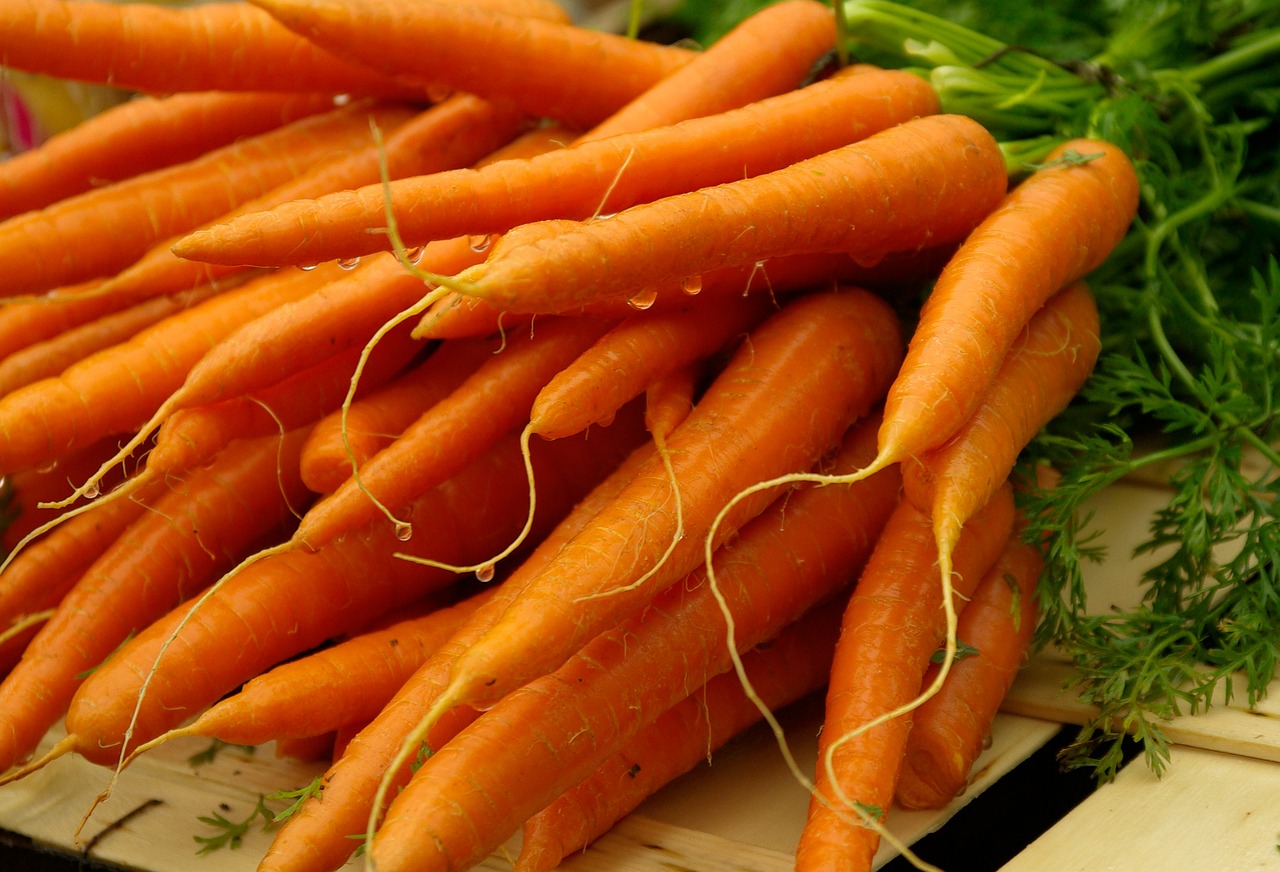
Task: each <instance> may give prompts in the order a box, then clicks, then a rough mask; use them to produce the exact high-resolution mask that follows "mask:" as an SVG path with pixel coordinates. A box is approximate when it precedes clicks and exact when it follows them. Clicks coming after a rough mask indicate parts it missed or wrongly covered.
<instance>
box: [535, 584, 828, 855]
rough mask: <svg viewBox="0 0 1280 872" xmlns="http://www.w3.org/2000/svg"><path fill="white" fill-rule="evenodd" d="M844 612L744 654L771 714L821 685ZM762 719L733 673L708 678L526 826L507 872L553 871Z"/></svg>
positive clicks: (820, 617)
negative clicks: (516, 853)
mask: <svg viewBox="0 0 1280 872" xmlns="http://www.w3.org/2000/svg"><path fill="white" fill-rule="evenodd" d="M842 606H843V602H842V601H840V600H836V601H835V602H832V603H827V604H825V605H820V606H816V607H815V608H814V609H813V610H812V611H810V612H809V613H807V614H806V615H805V616H804V617H802V618H800V619H799V620H798V621H796V622H795V623H794V624H792V625H790V626H789V627H788V628H787V629H785V630H783V631H782V632H781V633H779V634H778V635H777V636H776V637H775V638H773V639H771V640H769V642H768V643H767V644H765V645H761V646H759V647H756V648H753V649H751V650H750V651H748V652H746V653H745V654H743V655H742V667H743V671H744V673H745V674H746V676H747V680H748V681H750V682H751V686H752V688H753V689H754V690H755V692H756V694H757V695H758V696H759V697H760V701H761V702H762V703H764V705H765V706H767V707H768V708H769V710H770V711H778V710H779V709H782V708H783V707H785V706H787V705H790V704H791V703H793V702H796V701H797V700H799V699H801V698H802V697H804V696H807V695H808V694H811V693H814V692H816V691H818V690H819V689H821V688H822V686H823V685H825V684H826V681H827V673H828V671H829V670H830V667H831V652H832V650H833V649H834V647H835V641H836V638H837V636H838V634H839V629H840V609H841V607H842ZM760 717H761V715H760V709H759V708H757V707H756V704H755V702H753V701H752V700H751V699H750V698H748V697H747V695H746V694H745V693H744V692H743V688H742V681H741V679H740V678H739V677H738V675H737V673H736V672H725V673H721V674H720V675H717V676H716V677H715V678H712V679H711V680H710V681H708V682H707V683H706V684H705V685H704V686H702V687H700V688H698V689H697V690H695V691H693V692H692V693H691V694H689V696H687V697H686V698H685V699H683V700H681V701H680V702H678V703H676V704H675V705H673V706H672V707H671V708H669V709H667V710H666V711H665V712H663V713H662V714H661V715H659V716H658V717H657V718H656V719H655V720H654V721H652V722H651V723H650V724H649V725H648V726H647V727H645V728H644V729H643V730H641V731H640V732H639V733H638V734H637V735H636V737H635V738H634V739H632V740H631V741H630V742H628V743H627V744H626V745H625V746H624V747H623V748H622V749H621V750H619V751H618V752H617V753H616V754H614V755H613V756H612V757H610V758H609V759H607V760H605V761H604V762H603V763H601V764H600V765H599V766H598V767H596V769H595V771H594V772H592V773H591V775H589V776H588V777H587V778H586V779H584V780H583V781H580V782H578V784H576V785H574V786H573V787H571V788H569V789H568V790H566V791H565V792H564V793H562V794H561V795H560V796H559V797H557V798H556V800H555V801H554V802H552V803H551V804H550V805H548V806H547V807H546V808H544V809H543V810H542V811H540V812H538V813H537V814H535V815H533V816H532V817H531V818H529V820H527V821H525V824H524V827H523V831H522V837H521V839H520V855H519V856H518V857H517V858H516V862H515V865H514V866H513V867H512V872H551V870H552V869H555V868H556V867H558V866H559V865H560V863H561V862H562V861H563V860H565V859H566V858H567V857H570V856H572V855H573V854H574V853H575V852H577V851H581V850H582V849H584V848H586V847H587V845H589V844H590V843H592V842H593V841H595V840H596V839H597V838H599V837H600V836H602V835H604V834H605V833H606V832H608V831H609V829H610V828H611V827H612V826H613V825H614V824H616V823H617V822H618V821H620V820H622V818H624V817H625V816H626V815H628V814H630V813H631V812H632V811H634V810H635V809H636V807H637V806H639V805H640V804H641V803H642V802H644V801H645V800H646V799H648V798H649V797H650V796H652V795H653V794H655V793H657V792H658V790H659V789H660V788H662V787H664V786H665V785H667V784H668V783H670V782H671V781H673V780H675V779H676V778H677V777H678V776H680V775H683V774H684V773H686V772H689V771H690V770H692V769H694V768H696V767H698V766H700V765H705V764H706V763H707V762H708V761H709V760H710V761H711V763H712V765H715V761H714V759H712V757H713V755H714V753H715V752H716V751H718V750H719V749H720V748H721V747H722V746H723V745H724V744H725V743H726V742H728V741H729V740H730V739H731V738H733V737H734V736H736V735H738V734H739V733H740V732H742V731H743V730H745V729H747V728H748V727H750V726H751V725H752V724H755V723H757V722H758V721H759V720H760Z"/></svg>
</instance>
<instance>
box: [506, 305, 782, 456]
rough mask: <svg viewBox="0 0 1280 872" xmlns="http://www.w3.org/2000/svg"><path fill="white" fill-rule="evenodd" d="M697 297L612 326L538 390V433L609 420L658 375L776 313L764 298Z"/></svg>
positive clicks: (551, 435)
mask: <svg viewBox="0 0 1280 872" xmlns="http://www.w3.org/2000/svg"><path fill="white" fill-rule="evenodd" d="M716 303H721V304H719V305H714V304H713V305H711V306H710V307H708V306H705V305H699V304H698V301H691V302H690V305H689V306H688V307H687V308H686V309H685V310H684V311H679V312H672V313H655V314H653V315H650V314H649V313H643V314H636V315H633V316H631V317H630V318H628V319H627V320H626V321H623V322H622V323H621V324H618V325H617V326H615V327H613V328H612V329H610V330H609V332H608V333H606V334H605V335H604V336H602V337H601V338H600V339H599V340H598V341H596V342H595V344H593V345H592V346H591V347H590V348H589V349H587V350H586V351H584V352H583V353H582V354H581V355H580V356H579V357H578V359H577V360H575V361H573V363H572V364H570V365H569V366H566V367H564V368H563V369H561V370H560V372H559V373H557V374H556V375H555V376H554V378H552V379H551V380H550V381H548V382H547V383H546V385H545V387H543V388H542V390H541V391H539V393H538V396H537V397H536V399H535V400H534V402H533V407H532V409H531V411H530V417H529V423H530V427H531V429H532V432H533V433H535V434H536V435H538V436H541V437H543V438H544V439H558V438H560V437H562V436H568V435H570V434H573V433H578V432H580V431H582V430H585V429H586V428H587V427H589V426H590V425H592V424H600V423H605V422H607V421H608V420H609V419H610V418H612V417H613V415H614V413H615V412H616V411H617V410H618V409H619V408H621V407H622V405H623V404H624V403H626V402H628V401H630V400H631V399H633V398H634V397H637V396H639V395H640V394H642V393H644V391H645V389H646V388H647V387H648V386H649V385H650V384H651V383H653V382H654V381H656V380H657V379H659V378H662V377H663V376H666V375H669V374H671V373H672V372H674V371H676V370H678V369H679V368H681V367H683V366H685V365H686V364H691V363H693V362H695V361H698V360H701V359H702V358H704V357H707V356H708V355H710V354H712V353H713V352H715V351H716V350H717V349H719V348H721V347H722V346H724V345H725V344H726V343H728V342H729V341H730V340H733V339H736V338H739V337H740V336H741V335H742V334H744V333H746V332H747V331H748V330H749V329H751V328H752V327H753V326H754V325H755V324H757V323H758V322H760V321H762V320H763V319H764V318H765V316H766V315H767V314H768V313H769V311H770V308H771V306H772V304H771V302H770V301H769V300H768V299H766V298H764V297H762V296H755V297H746V298H741V297H740V298H736V299H731V300H724V301H716Z"/></svg>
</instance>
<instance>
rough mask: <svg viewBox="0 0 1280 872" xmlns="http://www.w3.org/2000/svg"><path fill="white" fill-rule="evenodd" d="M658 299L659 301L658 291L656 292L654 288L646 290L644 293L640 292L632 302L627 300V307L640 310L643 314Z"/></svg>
mask: <svg viewBox="0 0 1280 872" xmlns="http://www.w3.org/2000/svg"><path fill="white" fill-rule="evenodd" d="M657 299H658V292H657V291H656V290H654V289H653V288H645V289H644V290H643V291H640V292H639V293H637V294H636V295H635V296H633V297H632V298H631V299H630V300H627V305H628V306H630V307H631V308H633V309H639V310H640V311H641V312H643V311H644V310H645V309H647V308H649V307H650V306H652V305H653V304H654V301H656V300H657Z"/></svg>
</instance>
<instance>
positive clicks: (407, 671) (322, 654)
mask: <svg viewBox="0 0 1280 872" xmlns="http://www.w3.org/2000/svg"><path fill="white" fill-rule="evenodd" d="M495 590H496V588H490V589H487V590H484V591H481V592H480V593H478V594H475V595H473V596H471V597H468V598H466V599H464V600H462V601H460V602H458V603H456V604H454V605H452V606H448V607H446V608H440V609H434V610H430V611H427V612H426V613H425V614H421V615H414V616H412V617H407V618H404V619H403V620H399V621H396V622H394V623H392V624H391V625H390V626H387V627H385V628H382V629H379V630H371V631H369V632H366V633H361V634H358V635H355V636H352V637H351V638H349V639H346V640H344V641H341V642H338V643H337V644H335V645H333V646H331V647H328V648H324V649H321V650H320V651H317V652H315V653H313V654H308V655H307V656H305V657H301V658H299V659H297V660H290V661H288V662H286V663H281V664H280V665H279V666H276V667H274V668H273V669H271V670H269V671H267V672H264V673H263V674H262V675H259V676H257V677H256V678H254V679H252V680H251V681H249V682H248V683H246V684H245V685H244V687H243V688H241V689H240V690H239V691H238V692H237V693H235V694H232V695H231V696H229V697H227V698H226V699H223V700H221V701H219V702H218V703H217V704H215V705H214V706H212V707H211V708H209V709H207V710H206V711H205V712H204V713H203V714H202V715H200V717H198V718H196V719H195V720H194V721H193V722H191V723H190V724H186V725H184V726H182V727H179V728H177V729H175V730H171V731H169V732H168V733H165V734H163V735H161V736H159V737H158V738H156V739H155V740H153V741H152V742H148V743H147V744H145V745H139V746H138V750H137V751H135V752H134V753H135V754H140V753H142V752H144V751H145V750H147V749H148V748H149V747H151V746H154V745H157V744H159V743H160V742H162V741H168V740H169V739H173V738H178V737H180V736H207V737H209V738H217V739H221V740H222V741H224V742H229V743H231V744H235V745H261V744H264V743H266V742H269V741H272V740H274V741H276V742H279V741H280V740H281V739H304V738H307V737H309V736H316V735H321V734H324V733H329V732H333V731H336V730H337V729H338V728H339V727H343V726H346V725H347V724H353V723H362V722H363V723H367V722H368V721H370V720H372V719H373V718H374V717H375V716H376V715H377V714H378V712H379V711H380V710H381V709H382V707H383V706H384V705H386V704H387V702H388V701H389V700H390V699H391V698H392V696H394V695H395V692H396V691H397V690H398V689H399V688H400V686H401V685H402V684H403V683H404V682H405V681H406V680H407V679H408V678H409V676H410V675H411V674H412V673H413V672H414V670H415V669H417V668H418V666H420V665H421V664H422V663H423V661H424V660H425V659H426V658H427V656H429V655H430V654H431V653H432V652H433V651H435V650H436V649H437V648H439V647H440V645H442V644H443V643H444V642H445V641H446V640H447V639H448V638H449V636H450V634H452V633H453V631H454V630H456V629H457V628H458V627H459V626H460V625H461V624H462V622H463V621H465V620H466V619H467V617H468V616H470V615H471V614H472V613H473V612H475V610H476V609H478V608H479V607H480V606H481V604H483V603H484V602H485V601H486V600H488V599H489V598H490V597H492V595H493V593H494V591H495Z"/></svg>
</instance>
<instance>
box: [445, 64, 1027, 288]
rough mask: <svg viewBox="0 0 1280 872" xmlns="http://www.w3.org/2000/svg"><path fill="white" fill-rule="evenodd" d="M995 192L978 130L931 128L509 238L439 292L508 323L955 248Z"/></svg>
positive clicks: (991, 156) (522, 230)
mask: <svg viewBox="0 0 1280 872" xmlns="http://www.w3.org/2000/svg"><path fill="white" fill-rule="evenodd" d="M855 78H856V77H855ZM922 167H928V171H927V172H922V170H921V168H922ZM935 174H936V175H935ZM941 179H946V184H939V183H938V182H937V180H941ZM1005 185H1006V175H1005V168H1004V162H1003V158H1002V157H1001V156H1000V149H999V147H998V146H997V145H996V142H995V140H994V139H992V137H991V135H990V134H989V133H988V132H987V131H986V130H985V129H983V128H982V127H981V126H980V125H978V124H977V123H976V122H973V121H971V120H969V119H968V118H965V117H963V116H958V115H933V116H928V117H924V118H916V119H913V120H910V121H904V122H903V123H901V124H899V125H897V126H896V127H893V128H890V129H889V130H886V131H883V132H880V133H876V134H874V135H872V136H870V137H868V138H867V139H864V140H862V141H860V142H856V143H853V144H852V145H847V146H844V147H842V148H837V149H835V150H833V151H829V152H827V153H825V154H823V155H819V156H818V157H814V158H809V159H807V160H803V161H799V162H797V163H794V164H792V165H791V166H789V167H787V168H785V169H781V170H776V171H774V172H771V173H765V174H763V175H759V176H754V177H751V178H746V179H741V180H739V181H734V182H727V183H725V184H722V185H718V186H716V187H712V188H704V189H701V190H698V191H693V192H690V193H687V194H678V195H674V196H670V197H665V198H662V199H660V200H655V201H653V202H651V203H645V204H641V205H638V206H634V207H632V208H630V209H625V210H623V211H622V212H619V213H618V214H617V215H616V216H614V217H612V218H609V219H608V220H599V221H590V222H580V223H578V224H577V225H572V224H570V222H535V223H532V224H525V225H521V226H520V227H518V228H515V229H514V230H512V231H510V232H509V233H507V234H506V235H505V236H503V237H502V239H500V240H499V242H498V243H497V244H495V245H494V246H493V248H492V249H491V250H490V252H489V255H488V257H487V258H486V260H485V262H484V263H482V264H479V265H477V266H474V267H471V268H469V269H466V270H463V271H462V273H460V274H459V275H457V276H456V277H454V278H453V279H444V278H441V279H439V281H440V282H441V283H442V284H445V285H447V286H448V287H449V288H450V290H454V291H459V292H462V293H467V294H472V295H474V296H478V297H482V298H484V299H487V300H490V301H491V302H493V303H495V304H496V305H498V306H499V307H501V308H505V309H510V310H512V311H543V312H554V311H564V310H566V309H572V308H574V307H577V306H582V305H585V304H587V303H589V302H592V301H595V300H601V299H608V298H610V297H617V298H621V299H628V298H634V297H635V296H636V295H637V294H639V293H640V292H641V291H642V290H644V289H645V288H647V287H650V286H652V285H655V284H659V283H662V282H688V281H690V280H693V277H697V276H700V275H702V274H703V273H705V272H707V271H709V270H713V269H717V268H719V267H726V266H747V265H751V264H754V263H756V262H758V261H761V260H767V259H769V258H772V257H777V256H780V255H786V254H796V253H803V252H823V251H843V252H846V253H848V254H850V255H851V256H853V257H855V258H857V259H877V258H879V257H882V256H884V255H886V254H889V253H892V252H898V251H908V250H912V249H916V248H920V247H923V246H925V245H941V244H945V243H947V242H950V241H954V240H957V239H960V238H962V237H964V236H965V235H966V234H967V233H968V232H969V231H970V230H971V229H973V227H975V226H976V225H977V224H978V222H979V221H980V220H981V219H982V218H983V217H984V216H985V215H986V214H987V213H988V212H989V211H990V210H991V209H992V208H993V207H994V206H995V205H996V203H997V202H998V201H999V200H1000V197H1001V196H1002V195H1003V194H1004V190H1005ZM779 203H785V204H786V208H785V209H781V208H778V204H779ZM544 225H549V226H544ZM744 228H746V229H744Z"/></svg>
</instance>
